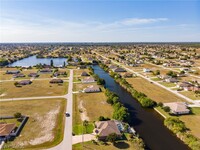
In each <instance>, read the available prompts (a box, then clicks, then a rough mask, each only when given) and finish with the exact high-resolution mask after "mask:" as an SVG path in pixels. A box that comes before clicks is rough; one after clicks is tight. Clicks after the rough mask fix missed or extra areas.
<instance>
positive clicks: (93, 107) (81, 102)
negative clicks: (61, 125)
mask: <svg viewBox="0 0 200 150" xmlns="http://www.w3.org/2000/svg"><path fill="white" fill-rule="evenodd" d="M112 113H113V108H112V106H111V105H109V104H107V102H106V96H105V95H104V93H103V92H100V93H79V94H76V95H74V103H73V132H74V133H78V131H82V127H81V126H80V125H81V124H82V122H83V121H84V120H88V121H89V122H90V123H92V122H93V121H97V120H98V118H99V116H104V117H109V118H112ZM91 128H92V127H91Z"/></svg>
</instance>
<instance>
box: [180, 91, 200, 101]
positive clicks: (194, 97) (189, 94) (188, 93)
mask: <svg viewBox="0 0 200 150" xmlns="http://www.w3.org/2000/svg"><path fill="white" fill-rule="evenodd" d="M179 93H180V94H182V95H184V96H186V97H189V98H191V99H192V100H200V95H197V94H195V93H194V92H193V91H181V92H179Z"/></svg>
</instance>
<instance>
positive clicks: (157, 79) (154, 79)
mask: <svg viewBox="0 0 200 150" xmlns="http://www.w3.org/2000/svg"><path fill="white" fill-rule="evenodd" d="M151 80H153V81H161V80H162V79H160V78H157V77H156V78H151Z"/></svg>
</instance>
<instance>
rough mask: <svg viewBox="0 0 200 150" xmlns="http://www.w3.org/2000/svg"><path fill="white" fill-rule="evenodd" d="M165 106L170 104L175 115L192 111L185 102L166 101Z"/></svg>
mask: <svg viewBox="0 0 200 150" xmlns="http://www.w3.org/2000/svg"><path fill="white" fill-rule="evenodd" d="M163 106H165V107H166V106H168V107H169V108H170V112H171V113H172V114H175V115H182V114H189V113H190V110H189V109H188V108H187V105H186V103H184V102H172V103H164V104H163Z"/></svg>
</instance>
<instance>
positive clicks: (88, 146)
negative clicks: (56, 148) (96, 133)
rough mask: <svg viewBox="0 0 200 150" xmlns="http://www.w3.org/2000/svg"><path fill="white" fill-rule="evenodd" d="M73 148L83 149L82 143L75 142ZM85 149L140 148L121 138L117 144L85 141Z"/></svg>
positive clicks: (76, 149) (133, 149)
mask: <svg viewBox="0 0 200 150" xmlns="http://www.w3.org/2000/svg"><path fill="white" fill-rule="evenodd" d="M72 149H73V150H82V149H83V147H82V143H79V144H75V145H73V147H72ZM84 149H91V150H116V149H123V150H126V149H127V150H139V149H138V148H137V146H135V145H134V143H131V142H129V141H125V140H121V141H118V142H116V143H115V144H112V143H109V142H108V143H107V144H106V145H103V144H101V143H99V142H98V143H97V144H94V143H92V142H84Z"/></svg>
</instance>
